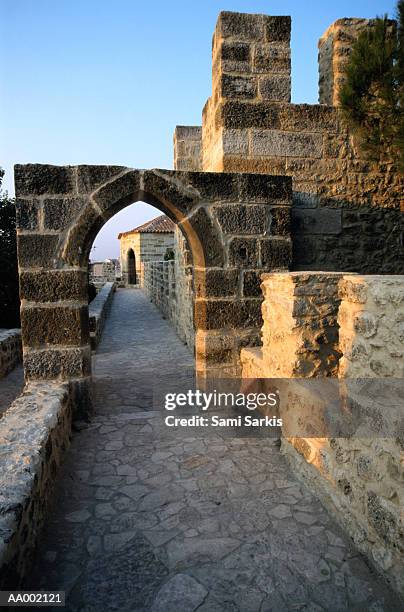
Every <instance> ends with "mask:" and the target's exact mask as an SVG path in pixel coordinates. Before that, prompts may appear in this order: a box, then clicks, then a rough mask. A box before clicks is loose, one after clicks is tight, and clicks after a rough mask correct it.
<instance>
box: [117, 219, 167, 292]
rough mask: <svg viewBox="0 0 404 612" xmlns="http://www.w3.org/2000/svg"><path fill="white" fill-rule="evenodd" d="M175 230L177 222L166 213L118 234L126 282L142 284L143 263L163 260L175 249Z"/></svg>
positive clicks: (123, 277) (123, 278) (122, 268)
mask: <svg viewBox="0 0 404 612" xmlns="http://www.w3.org/2000/svg"><path fill="white" fill-rule="evenodd" d="M174 231H175V223H173V221H171V219H169V218H168V217H167V216H166V215H160V217H156V219H152V220H151V221H148V222H147V223H144V224H143V225H139V227H135V228H134V229H132V230H130V231H128V232H122V233H121V234H119V235H118V239H119V242H120V254H121V270H122V280H123V281H124V282H125V284H127V285H136V284H142V272H143V264H144V263H145V262H146V261H162V260H163V259H164V256H165V255H166V253H167V251H169V250H173V249H174Z"/></svg>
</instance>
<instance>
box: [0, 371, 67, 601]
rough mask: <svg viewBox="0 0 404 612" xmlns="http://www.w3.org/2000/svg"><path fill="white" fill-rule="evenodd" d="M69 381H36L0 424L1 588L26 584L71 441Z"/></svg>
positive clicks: (14, 403) (11, 407) (12, 406)
mask: <svg viewBox="0 0 404 612" xmlns="http://www.w3.org/2000/svg"><path fill="white" fill-rule="evenodd" d="M70 433H71V404H70V394H69V385H68V383H49V382H46V383H30V384H29V385H27V386H26V387H25V389H24V391H23V393H22V394H21V395H20V396H19V397H18V398H17V399H16V400H15V401H14V402H13V404H12V405H11V406H10V408H9V409H8V410H7V412H6V413H5V415H4V417H3V418H2V420H1V424H0V589H9V590H10V589H16V588H19V587H21V586H22V585H24V582H25V580H26V578H27V576H28V574H29V571H30V568H31V566H32V563H33V559H34V552H35V547H36V544H37V541H38V537H39V535H40V532H41V528H42V526H43V524H44V521H45V518H46V511H47V506H48V503H49V502H50V499H51V495H52V488H53V482H54V479H55V474H56V471H57V467H58V466H59V464H60V462H61V460H62V456H63V454H64V451H65V450H66V448H67V447H68V445H69V442H70Z"/></svg>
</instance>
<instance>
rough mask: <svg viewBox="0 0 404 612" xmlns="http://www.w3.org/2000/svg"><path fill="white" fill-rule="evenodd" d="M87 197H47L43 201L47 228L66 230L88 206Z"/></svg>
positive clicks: (45, 226)
mask: <svg viewBox="0 0 404 612" xmlns="http://www.w3.org/2000/svg"><path fill="white" fill-rule="evenodd" d="M86 203H87V200H86V199H85V198H46V199H45V200H44V202H43V211H44V212H43V215H44V228H45V230H47V229H49V230H64V229H67V228H68V227H69V225H70V224H71V223H73V222H74V221H75V220H76V219H77V217H78V215H79V213H80V211H81V210H82V209H83V208H84V207H85V206H86Z"/></svg>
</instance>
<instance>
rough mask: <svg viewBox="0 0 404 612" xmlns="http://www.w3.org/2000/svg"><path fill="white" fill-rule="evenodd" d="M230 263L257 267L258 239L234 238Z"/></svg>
mask: <svg viewBox="0 0 404 612" xmlns="http://www.w3.org/2000/svg"><path fill="white" fill-rule="evenodd" d="M229 261H230V265H234V266H240V267H242V268H256V267H257V265H258V241H257V240H256V239H255V238H233V239H232V240H231V242H230V245H229Z"/></svg>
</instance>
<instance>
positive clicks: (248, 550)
mask: <svg viewBox="0 0 404 612" xmlns="http://www.w3.org/2000/svg"><path fill="white" fill-rule="evenodd" d="M122 320H125V321H126V325H125V326H123V325H122ZM187 368H188V369H190V370H191V371H192V369H193V363H192V359H191V357H190V355H189V353H188V350H187V349H186V348H185V347H184V346H182V345H181V343H180V341H179V340H178V338H177V336H176V334H175V333H174V330H173V329H172V328H171V327H170V325H168V324H167V322H165V321H163V320H162V319H161V317H160V316H159V313H158V312H157V310H156V309H155V307H154V306H153V305H152V304H150V303H149V302H148V300H147V299H146V298H145V296H144V295H143V294H142V291H140V290H133V289H121V290H118V291H117V293H116V296H115V299H114V301H113V304H112V309H111V313H110V315H109V317H108V319H107V322H106V326H105V330H104V334H103V337H102V340H101V343H100V345H99V347H98V352H97V354H96V356H95V367H94V373H95V397H96V403H95V416H94V419H93V420H92V422H91V423H89V424H88V426H87V427H85V428H82V429H81V428H80V431H76V432H75V433H74V435H73V440H72V445H71V447H70V449H69V451H68V453H67V456H66V461H65V463H64V465H63V466H62V469H61V471H60V476H59V483H58V488H57V494H56V496H55V504H54V507H53V510H52V512H51V514H50V516H49V519H48V521H47V525H46V530H45V532H44V535H43V537H42V539H41V544H40V548H39V552H38V557H37V560H36V564H35V571H34V572H33V574H32V576H31V579H30V582H29V583H28V584H26V586H27V587H28V588H35V589H38V588H41V587H42V588H44V587H46V588H47V589H49V588H54V589H58V588H59V589H63V590H65V591H66V597H67V605H66V610H67V611H68V612H78V611H79V610H83V609H86V608H89V609H90V610H94V612H95V611H97V612H98V611H101V610H105V609H108V610H125V611H129V610H145V611H146V610H154V611H156V610H162V611H164V612H168V611H169V610H172V609H173V606H176V608H175V609H176V610H178V611H181V612H182V610H184V611H185V610H187V611H188V610H193V609H195V607H197V606H199V607H198V608H197V609H198V611H199V610H201V611H202V612H207V611H210V612H212V611H215V612H219V611H222V610H231V611H232V612H239V611H240V612H246V611H247V610H251V611H254V612H256V611H257V610H260V609H261V610H271V609H272V610H273V609H276V611H277V612H278V611H281V610H286V609H288V608H290V607H295V608H298V607H300V608H304V607H306V608H307V609H313V610H321V609H324V610H332V611H334V610H335V611H337V610H338V611H341V610H352V609H355V607H357V608H359V609H360V608H362V609H370V610H371V609H372V606H373V608H375V609H376V610H385V611H386V612H387V611H389V610H395V609H400V607H399V602H398V601H397V599H396V598H395V597H394V595H393V594H392V593H391V592H390V590H389V588H388V587H387V586H386V585H384V584H383V582H382V581H381V580H380V579H379V578H378V577H377V576H376V575H375V574H374V573H373V572H372V571H371V570H370V569H369V568H368V567H367V565H366V564H365V562H364V560H363V558H362V557H361V556H360V554H358V553H357V551H356V550H355V548H354V547H353V546H352V543H351V542H350V540H349V538H347V537H346V536H345V535H344V534H343V531H342V530H341V529H340V527H338V525H337V524H336V521H335V520H334V519H333V518H332V517H330V516H329V515H328V514H327V513H326V511H325V510H324V509H323V507H322V506H321V504H320V503H319V502H318V501H317V500H316V499H315V498H314V496H313V495H312V494H311V493H310V492H309V491H308V489H307V488H306V487H305V486H304V485H302V484H300V483H299V482H298V480H297V478H296V476H295V475H294V474H293V472H292V471H291V470H290V468H289V467H288V465H287V463H286V461H285V459H284V458H283V457H282V456H281V454H280V452H279V447H278V445H277V444H274V443H270V442H269V441H268V440H265V439H258V438H254V437H249V438H237V437H235V436H224V435H220V434H217V435H216V434H215V435H213V434H212V435H209V436H197V435H196V434H195V432H194V431H192V432H182V433H181V434H179V435H178V436H176V435H172V434H171V435H170V432H169V431H167V428H166V427H161V425H160V422H161V419H162V414H161V412H160V410H159V409H156V406H154V408H153V403H152V389H153V382H155V380H156V377H158V376H160V375H161V376H164V378H167V377H168V379H169V380H178V379H181V378H182V377H183V376H184V372H185V370H186V369H187ZM77 429H79V428H77ZM274 606H275V608H274Z"/></svg>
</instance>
